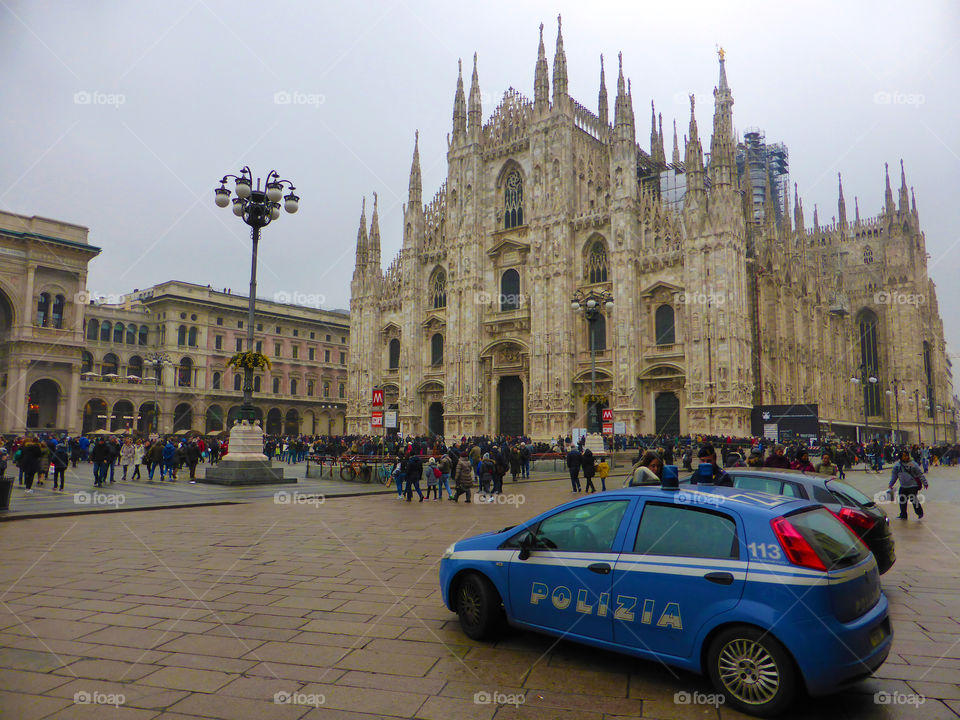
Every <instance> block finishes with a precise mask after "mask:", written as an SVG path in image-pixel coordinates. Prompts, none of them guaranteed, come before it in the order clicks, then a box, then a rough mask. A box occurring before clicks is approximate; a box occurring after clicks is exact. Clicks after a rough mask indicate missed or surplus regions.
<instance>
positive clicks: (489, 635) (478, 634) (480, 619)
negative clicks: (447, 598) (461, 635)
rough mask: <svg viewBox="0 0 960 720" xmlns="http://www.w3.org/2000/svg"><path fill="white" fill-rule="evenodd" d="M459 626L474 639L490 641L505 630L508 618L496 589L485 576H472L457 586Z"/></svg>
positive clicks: (475, 574) (472, 574)
mask: <svg viewBox="0 0 960 720" xmlns="http://www.w3.org/2000/svg"><path fill="white" fill-rule="evenodd" d="M456 597H457V615H459V616H460V626H461V627H462V628H463V631H464V632H465V633H466V634H467V636H468V637H470V638H471V639H473V640H491V639H493V638H495V637H496V636H497V635H499V633H500V632H501V631H502V630H503V627H504V625H505V624H506V615H505V614H504V612H503V605H502V604H501V601H500V594H499V593H498V592H497V589H496V588H495V587H494V586H493V585H492V584H491V582H490V581H489V580H487V579H486V578H485V577H483V576H482V575H478V574H477V573H470V574H469V575H467V576H466V577H464V578H463V579H462V580H460V582H459V583H458V584H457V595H456Z"/></svg>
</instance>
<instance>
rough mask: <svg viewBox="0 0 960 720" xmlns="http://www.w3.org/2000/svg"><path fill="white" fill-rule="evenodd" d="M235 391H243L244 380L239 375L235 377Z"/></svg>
mask: <svg viewBox="0 0 960 720" xmlns="http://www.w3.org/2000/svg"><path fill="white" fill-rule="evenodd" d="M233 389H234V390H242V389H243V379H242V378H241V377H240V376H239V375H234V376H233Z"/></svg>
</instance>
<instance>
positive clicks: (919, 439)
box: [910, 390, 923, 445]
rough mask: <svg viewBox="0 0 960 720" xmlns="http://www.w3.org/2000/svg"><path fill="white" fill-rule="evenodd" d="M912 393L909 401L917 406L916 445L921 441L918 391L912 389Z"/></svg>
mask: <svg viewBox="0 0 960 720" xmlns="http://www.w3.org/2000/svg"><path fill="white" fill-rule="evenodd" d="M912 394H913V397H912V398H910V402H911V403H913V404H914V405H915V406H916V408H917V445H920V444H921V443H922V442H923V437H922V436H921V434H920V391H919V390H914V391H913V393H912Z"/></svg>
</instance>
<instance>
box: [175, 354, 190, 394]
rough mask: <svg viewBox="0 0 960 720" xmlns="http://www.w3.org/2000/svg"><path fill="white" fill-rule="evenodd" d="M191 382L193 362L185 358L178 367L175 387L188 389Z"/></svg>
mask: <svg viewBox="0 0 960 720" xmlns="http://www.w3.org/2000/svg"><path fill="white" fill-rule="evenodd" d="M192 380H193V360H191V359H190V358H188V357H185V358H184V359H183V360H181V361H180V367H179V369H178V372H177V385H179V386H180V387H190V385H191V384H192Z"/></svg>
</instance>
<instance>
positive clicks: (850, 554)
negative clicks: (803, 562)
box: [788, 508, 870, 569]
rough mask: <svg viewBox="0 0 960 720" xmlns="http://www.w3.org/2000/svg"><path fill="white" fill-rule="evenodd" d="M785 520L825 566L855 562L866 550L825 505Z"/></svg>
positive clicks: (864, 555) (863, 555)
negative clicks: (808, 544)
mask: <svg viewBox="0 0 960 720" xmlns="http://www.w3.org/2000/svg"><path fill="white" fill-rule="evenodd" d="M788 519H789V521H790V524H791V525H793V526H794V527H795V528H796V529H797V532H799V533H800V534H801V535H802V536H803V538H804V539H805V540H806V541H807V542H808V543H810V547H812V548H813V551H814V552H815V553H817V555H818V556H819V558H820V559H821V560H822V561H823V564H824V565H826V566H827V568H828V569H833V568H834V567H836V566H838V565H848V564H849V565H855V564H857V563H858V562H860V561H861V560H863V559H864V558H865V557H866V556H867V554H868V553H869V552H870V551H869V550H867V548H866V547H865V546H864V544H863V543H862V542H860V538H858V537H857V536H856V535H854V534H853V533H852V532H851V531H850V528H848V527H847V526H846V525H845V524H844V523H843V522H841V521H840V520H838V519H837V517H836V516H835V515H834V514H833V513H831V512H830V511H829V510H827V509H825V508H814V509H812V510H808V511H805V512H800V513H797V514H795V515H790V516H789V517H788Z"/></svg>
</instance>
